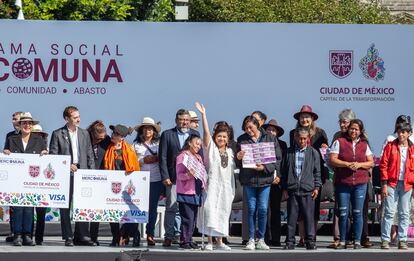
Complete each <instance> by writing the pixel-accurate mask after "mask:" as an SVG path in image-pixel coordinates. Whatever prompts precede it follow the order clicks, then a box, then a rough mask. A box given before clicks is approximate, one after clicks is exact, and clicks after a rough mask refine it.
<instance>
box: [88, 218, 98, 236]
mask: <svg viewBox="0 0 414 261" xmlns="http://www.w3.org/2000/svg"><path fill="white" fill-rule="evenodd" d="M89 231H90V232H91V240H92V241H97V240H98V234H99V222H91V225H90V226H89Z"/></svg>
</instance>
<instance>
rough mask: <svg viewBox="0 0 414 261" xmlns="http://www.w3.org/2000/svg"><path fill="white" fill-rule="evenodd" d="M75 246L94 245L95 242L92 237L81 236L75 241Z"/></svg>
mask: <svg viewBox="0 0 414 261" xmlns="http://www.w3.org/2000/svg"><path fill="white" fill-rule="evenodd" d="M73 243H74V245H75V246H94V245H95V243H94V242H93V241H92V240H91V238H90V237H81V238H79V239H76V240H74V241H73Z"/></svg>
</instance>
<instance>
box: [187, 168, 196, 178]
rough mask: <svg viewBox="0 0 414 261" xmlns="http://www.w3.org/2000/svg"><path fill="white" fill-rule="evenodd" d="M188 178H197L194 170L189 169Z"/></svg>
mask: <svg viewBox="0 0 414 261" xmlns="http://www.w3.org/2000/svg"><path fill="white" fill-rule="evenodd" d="M187 175H188V176H193V177H194V178H195V171H194V170H193V169H189V170H188V172H187Z"/></svg>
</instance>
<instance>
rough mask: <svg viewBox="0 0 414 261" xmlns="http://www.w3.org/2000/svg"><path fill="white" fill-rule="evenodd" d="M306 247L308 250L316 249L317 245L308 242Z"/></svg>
mask: <svg viewBox="0 0 414 261" xmlns="http://www.w3.org/2000/svg"><path fill="white" fill-rule="evenodd" d="M306 249H307V250H316V249H317V248H316V245H315V244H314V243H307V244H306Z"/></svg>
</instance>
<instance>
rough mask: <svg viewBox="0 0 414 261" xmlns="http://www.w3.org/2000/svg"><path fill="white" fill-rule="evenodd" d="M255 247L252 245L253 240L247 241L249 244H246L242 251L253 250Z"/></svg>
mask: <svg viewBox="0 0 414 261" xmlns="http://www.w3.org/2000/svg"><path fill="white" fill-rule="evenodd" d="M255 248H256V246H255V244H254V239H249V242H247V244H246V246H245V247H244V250H255Z"/></svg>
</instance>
